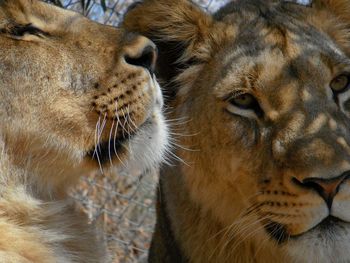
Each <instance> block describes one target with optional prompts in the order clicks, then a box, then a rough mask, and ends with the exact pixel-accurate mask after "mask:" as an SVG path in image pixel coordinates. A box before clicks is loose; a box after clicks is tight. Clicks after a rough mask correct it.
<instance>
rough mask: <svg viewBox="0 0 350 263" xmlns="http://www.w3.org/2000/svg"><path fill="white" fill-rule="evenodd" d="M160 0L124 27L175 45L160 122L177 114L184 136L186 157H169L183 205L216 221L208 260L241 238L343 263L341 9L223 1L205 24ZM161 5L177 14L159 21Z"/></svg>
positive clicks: (348, 228)
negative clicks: (181, 184)
mask: <svg viewBox="0 0 350 263" xmlns="http://www.w3.org/2000/svg"><path fill="white" fill-rule="evenodd" d="M161 2H162V3H160V4H158V5H157V4H156V3H155V1H148V2H146V3H145V4H144V5H143V6H141V7H138V8H136V9H135V10H134V11H132V12H131V13H130V15H129V18H130V19H129V20H128V19H127V20H126V25H127V26H128V27H129V28H132V29H136V30H139V31H140V32H142V33H145V34H146V35H148V36H154V37H155V39H156V38H157V37H158V39H159V36H160V37H161V39H162V41H163V42H164V43H170V44H171V45H173V43H174V42H175V43H176V42H180V43H182V44H183V45H184V50H182V51H183V53H182V57H181V58H180V59H181V62H180V63H183V65H185V66H186V67H182V68H185V70H183V71H182V73H180V74H177V72H172V74H173V76H172V77H175V79H176V81H177V83H178V86H179V88H178V90H176V91H175V92H176V93H177V94H176V99H175V101H174V102H173V105H172V106H174V108H175V112H174V114H173V115H172V117H173V118H177V119H178V118H180V119H184V118H185V119H188V121H187V122H186V125H185V126H183V127H182V128H183V129H184V131H183V133H184V134H187V135H193V136H183V137H180V138H179V141H180V144H181V145H182V146H184V147H186V148H190V149H193V150H194V151H186V150H184V149H178V150H177V154H178V155H179V157H181V158H182V159H183V160H184V161H185V162H186V163H187V164H188V165H179V166H180V167H181V168H180V169H181V171H182V173H183V174H184V176H183V180H184V181H185V184H186V189H187V191H188V193H189V196H190V198H191V199H192V201H193V202H194V203H195V204H199V206H200V207H201V209H202V210H203V211H209V212H208V214H210V215H212V217H213V218H214V220H216V221H217V222H218V223H219V224H220V225H221V226H222V231H220V232H219V233H216V234H215V235H214V234H213V235H212V236H211V238H216V237H218V236H220V235H221V236H222V238H223V240H222V241H221V242H222V243H219V244H221V245H222V247H220V245H218V247H217V248H216V251H220V252H217V253H221V252H222V251H223V250H225V249H226V250H227V251H230V249H231V250H234V249H238V248H239V247H240V245H242V244H244V243H249V244H253V245H251V246H249V249H251V248H253V251H254V248H255V249H256V253H258V251H259V249H261V250H264V249H269V250H270V251H271V253H270V254H274V255H278V254H281V255H283V258H285V259H288V260H287V261H285V262H304V261H305V260H306V261H305V262H330V261H331V259H332V258H334V257H336V258H337V259H339V261H337V262H343V261H344V262H345V260H348V259H349V257H350V254H349V249H350V245H349V244H350V243H349V241H350V209H349V208H350V195H349V193H350V181H349V175H350V172H349V170H350V162H349V161H350V147H349V143H350V127H349V124H350V120H349V117H350V115H349V114H350V101H349V94H350V60H349V54H350V53H349V43H350V39H348V38H347V37H348V34H345V31H342V29H341V27H342V26H343V27H344V28H343V29H344V30H345V28H348V26H349V25H350V19H348V18H350V6H349V5H348V4H347V3H346V1H337V4H335V1H334V3H333V2H332V1H316V2H315V3H314V6H313V7H302V6H297V5H295V4H291V3H277V2H276V1H235V3H232V4H229V5H228V6H226V7H225V8H224V9H223V10H222V11H220V12H219V13H218V14H217V15H216V16H215V20H214V18H212V17H210V16H209V15H206V14H204V13H202V12H201V11H199V10H198V9H196V8H195V7H194V6H193V5H190V4H189V3H188V2H186V1H180V2H181V3H179V4H177V5H175V4H171V3H170V1H165V0H164V1H161ZM154 5H157V6H156V8H155V9H156V10H157V13H156V12H154V13H152V8H154ZM170 6H171V8H170ZM166 9H167V10H177V11H174V12H173V13H171V14H173V15H171V14H170V15H169V14H168V15H167V16H166V18H165V13H166V11H165V10H166ZM141 10H142V12H143V13H147V18H145V17H143V16H142V15H141ZM160 10H163V11H164V13H163V14H162V13H161V11H160ZM185 10H187V11H185ZM340 10H341V11H340ZM344 10H346V11H344ZM346 12H348V13H346ZM339 14H342V16H340V15H339ZM344 14H345V15H344ZM133 16H134V17H135V16H138V17H137V18H138V19H137V20H136V21H133V20H132V17H133ZM149 16H150V17H152V19H153V21H157V22H156V23H155V24H152V23H150V21H148V19H149V18H148V17H149ZM163 16H164V19H163ZM181 17H182V18H183V20H181ZM189 17H191V18H192V20H191V19H188V18H189ZM155 18H156V19H155ZM180 20H181V22H182V23H183V27H182V28H181V26H179V25H180V24H181V23H180ZM322 21H323V22H322ZM324 21H328V22H324ZM329 21H333V23H334V24H333V25H331V23H329ZM327 23H328V24H327ZM173 24H174V25H176V26H173V27H171V25H173ZM147 25H148V26H147ZM166 25H168V26H169V27H171V29H169V27H168V28H167V27H166ZM193 28H194V29H193ZM191 30H192V31H191ZM337 30H338V31H337ZM342 33H343V34H342ZM153 34H154V35H153ZM157 34H158V35H157ZM196 34H197V35H196ZM189 36H191V38H190V39H192V40H193V41H192V42H191V41H189V40H188V39H189V38H188V37H189ZM164 43H163V45H165V44H164ZM165 46H166V45H165ZM173 46H175V45H173ZM170 47H171V46H170ZM163 52H164V53H165V54H166V55H167V54H168V55H169V54H170V52H169V51H168V50H165V51H163ZM160 71H161V72H162V73H164V71H163V70H162V69H161V70H160ZM168 72H169V71H168ZM166 73H167V72H166ZM163 75H165V76H166V77H167V76H169V73H168V74H163ZM172 92H174V91H172ZM208 220H209V219H208ZM232 240H236V242H235V241H232ZM184 242H186V241H184ZM201 244H202V243H201ZM230 244H233V245H232V246H230ZM200 248H201V247H200ZM220 249H221V250H220ZM216 251H215V250H214V251H213V252H212V253H209V254H215V253H216ZM187 253H189V254H190V253H191V252H189V251H187ZM236 253H240V252H239V250H238V251H237V252H236ZM254 253H255V252H254ZM234 254H235V252H234V251H231V252H227V254H226V259H227V258H228V256H230V255H234ZM190 257H191V256H190ZM213 258H215V257H213ZM224 258H225V257H224ZM265 260H266V259H265ZM342 260H343V261H342ZM218 262H221V261H220V260H219V261H218ZM229 262H232V261H229ZM259 262H260V261H259ZM263 262H274V261H263Z"/></svg>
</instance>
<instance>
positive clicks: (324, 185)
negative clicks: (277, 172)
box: [292, 172, 349, 208]
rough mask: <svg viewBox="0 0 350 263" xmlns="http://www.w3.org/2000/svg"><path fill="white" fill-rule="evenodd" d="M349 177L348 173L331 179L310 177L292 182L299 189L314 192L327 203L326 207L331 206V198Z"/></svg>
mask: <svg viewBox="0 0 350 263" xmlns="http://www.w3.org/2000/svg"><path fill="white" fill-rule="evenodd" d="M348 177H349V172H345V173H343V174H342V175H340V176H338V177H335V178H331V179H324V178H315V177H310V178H306V179H303V180H302V181H300V180H299V179H297V178H295V177H294V178H292V181H293V182H294V183H295V184H296V185H299V186H301V187H304V188H307V189H311V190H314V191H316V192H317V193H318V194H319V195H320V196H321V197H322V198H323V199H324V200H325V201H326V203H327V205H328V207H329V208H330V207H331V206H332V202H333V198H334V196H335V195H336V194H337V193H338V191H339V187H340V185H341V184H342V183H343V182H344V181H345V180H346V179H347V178H348Z"/></svg>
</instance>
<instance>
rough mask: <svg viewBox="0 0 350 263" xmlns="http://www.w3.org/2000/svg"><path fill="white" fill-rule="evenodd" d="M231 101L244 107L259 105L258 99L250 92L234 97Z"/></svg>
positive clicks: (250, 107)
mask: <svg viewBox="0 0 350 263" xmlns="http://www.w3.org/2000/svg"><path fill="white" fill-rule="evenodd" d="M230 103H232V104H233V105H235V106H237V107H239V108H242V109H252V108H254V107H255V106H256V105H257V101H256V99H255V98H254V97H253V96H252V95H251V94H248V93H245V94H242V95H239V96H237V97H235V98H232V99H231V100H230Z"/></svg>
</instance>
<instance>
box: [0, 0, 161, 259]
mask: <svg viewBox="0 0 350 263" xmlns="http://www.w3.org/2000/svg"><path fill="white" fill-rule="evenodd" d="M156 56H157V52H156V47H155V45H154V44H153V42H151V41H150V40H149V39H147V38H145V37H142V36H140V35H138V34H134V33H128V32H126V31H125V30H123V29H115V28H112V27H108V26H103V25H99V24H97V23H94V22H92V21H89V20H88V19H86V18H84V17H83V16H81V15H79V14H77V13H74V12H71V11H67V10H63V9H60V8H58V7H54V6H52V5H48V4H46V3H43V2H41V1H37V0H0V97H1V99H0V120H1V124H0V262H4V263H9V262H13V263H22V262H23V263H28V262H33V263H34V262H35V263H40V262H45V263H48V262H56V263H57V262H61V263H69V262H71V263H73V262H84V263H86V262H96V263H97V262H98V263H100V262H105V261H106V260H107V257H106V252H105V251H104V248H103V240H100V238H99V236H98V235H97V234H96V231H95V230H94V228H93V227H92V226H90V225H88V222H87V218H86V217H85V215H83V214H81V213H80V212H78V211H76V210H75V208H74V202H73V201H72V200H71V199H70V198H69V197H68V196H67V192H68V190H69V189H70V188H71V187H72V186H74V185H75V184H76V182H77V181H78V178H79V177H80V175H82V174H86V173H88V172H89V171H91V170H95V169H109V167H110V166H111V165H112V166H115V167H123V168H124V166H125V168H128V167H137V169H141V170H145V169H148V168H151V167H152V166H154V165H157V164H158V163H159V162H160V161H161V159H162V155H163V152H164V150H165V147H166V144H167V128H166V124H165V121H164V119H163V116H162V105H163V100H162V96H161V91H160V88H159V85H158V84H157V82H156V81H155V78H154V73H153V70H154V65H155V61H156Z"/></svg>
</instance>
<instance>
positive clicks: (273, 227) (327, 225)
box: [265, 215, 349, 244]
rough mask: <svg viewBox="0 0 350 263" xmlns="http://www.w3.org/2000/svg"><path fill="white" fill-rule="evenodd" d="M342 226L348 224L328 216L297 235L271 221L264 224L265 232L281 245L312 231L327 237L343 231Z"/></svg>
mask: <svg viewBox="0 0 350 263" xmlns="http://www.w3.org/2000/svg"><path fill="white" fill-rule="evenodd" d="M344 224H349V222H346V221H344V220H342V219H340V218H337V217H334V216H331V215H329V216H328V217H326V218H324V219H323V220H322V221H321V222H320V223H318V224H317V225H316V226H314V227H312V228H310V229H309V230H307V231H305V232H303V233H301V234H298V235H291V234H289V233H288V231H287V229H286V227H285V226H284V225H282V224H279V223H277V222H273V221H271V222H269V223H268V224H266V226H265V230H266V231H267V233H268V234H269V235H270V236H271V237H272V238H273V239H274V240H275V241H277V243H278V244H282V243H284V242H286V241H288V240H290V239H298V238H300V237H302V236H304V235H306V234H308V233H311V232H314V231H317V232H319V236H322V235H327V234H329V233H334V232H337V231H341V230H342V231H344Z"/></svg>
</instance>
